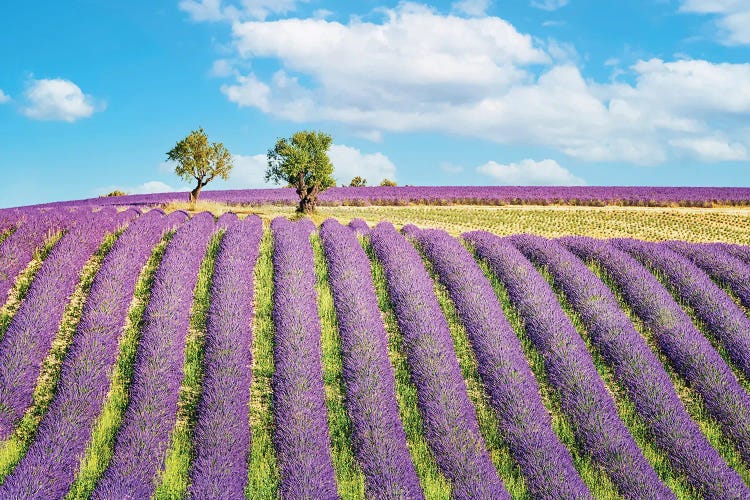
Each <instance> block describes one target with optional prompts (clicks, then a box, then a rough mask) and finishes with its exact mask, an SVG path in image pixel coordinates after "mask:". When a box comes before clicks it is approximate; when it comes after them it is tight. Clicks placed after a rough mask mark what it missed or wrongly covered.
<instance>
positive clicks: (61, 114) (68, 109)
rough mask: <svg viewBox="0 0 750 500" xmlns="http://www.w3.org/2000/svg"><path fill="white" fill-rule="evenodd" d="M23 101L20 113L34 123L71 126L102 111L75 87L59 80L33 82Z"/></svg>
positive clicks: (93, 101) (88, 96) (89, 97)
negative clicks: (37, 121)
mask: <svg viewBox="0 0 750 500" xmlns="http://www.w3.org/2000/svg"><path fill="white" fill-rule="evenodd" d="M24 97H25V98H26V106H25V107H24V108H23V113H24V114H25V115H26V116H28V117H29V118H32V119H34V120H54V121H66V122H74V121H76V120H78V119H80V118H87V117H89V116H91V115H92V114H94V112H96V111H100V110H101V109H103V105H101V104H98V103H96V102H95V100H94V98H93V97H91V96H90V95H86V94H84V93H83V91H81V89H80V87H78V85H76V84H75V83H73V82H71V81H70V80H63V79H61V78H53V79H41V80H32V81H31V83H30V84H29V86H28V88H27V89H26V92H25V93H24Z"/></svg>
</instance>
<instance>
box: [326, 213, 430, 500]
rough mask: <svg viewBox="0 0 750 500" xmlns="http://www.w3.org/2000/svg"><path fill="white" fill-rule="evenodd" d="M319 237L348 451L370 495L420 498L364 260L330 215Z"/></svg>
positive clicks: (350, 236) (349, 234)
mask: <svg viewBox="0 0 750 500" xmlns="http://www.w3.org/2000/svg"><path fill="white" fill-rule="evenodd" d="M320 237H321V240H322V243H323V248H324V252H325V256H326V260H327V262H328V274H329V281H330V284H331V289H332V293H333V299H334V306H335V308H336V316H337V318H338V324H339V331H340V334H341V350H342V365H343V379H344V383H345V385H346V398H345V401H346V406H347V409H348V413H349V418H350V419H351V421H352V439H353V441H354V445H353V448H354V451H355V454H356V457H357V460H358V461H359V463H360V465H361V466H362V469H363V471H364V474H365V477H366V481H367V486H366V487H367V495H368V497H369V496H371V497H374V498H422V496H423V495H422V491H421V489H420V486H419V478H418V477H417V473H416V470H415V468H414V464H413V462H412V460H411V456H410V455H409V449H408V447H407V444H406V433H405V432H404V429H403V427H402V425H401V420H400V419H399V413H398V403H397V401H396V392H395V383H396V381H395V377H394V374H393V367H392V366H391V364H390V362H389V360H388V340H387V336H386V332H385V327H384V326H383V321H382V319H381V318H380V310H379V309H378V304H377V297H376V296H375V286H374V285H373V282H372V275H371V271H370V261H369V259H368V258H367V255H366V254H365V252H364V250H363V249H362V246H361V245H360V244H359V241H357V237H356V236H355V234H354V232H353V231H352V230H351V229H349V228H346V227H344V226H342V225H341V224H339V223H338V222H337V221H336V220H334V219H329V220H327V221H325V222H324V223H323V225H322V226H321V229H320Z"/></svg>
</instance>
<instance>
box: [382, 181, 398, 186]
mask: <svg viewBox="0 0 750 500" xmlns="http://www.w3.org/2000/svg"><path fill="white" fill-rule="evenodd" d="M380 185H381V186H388V187H393V186H395V185H396V181H392V180H390V179H383V180H382V181H380Z"/></svg>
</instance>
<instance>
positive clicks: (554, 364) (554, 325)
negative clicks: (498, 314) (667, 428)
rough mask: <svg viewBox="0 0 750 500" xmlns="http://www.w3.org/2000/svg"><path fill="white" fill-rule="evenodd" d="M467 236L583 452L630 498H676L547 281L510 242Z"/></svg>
mask: <svg viewBox="0 0 750 500" xmlns="http://www.w3.org/2000/svg"><path fill="white" fill-rule="evenodd" d="M464 237H465V238H466V239H467V240H468V241H470V242H471V243H472V244H474V245H475V248H476V251H477V254H478V255H479V256H480V257H481V258H483V259H485V260H486V261H487V262H488V264H489V265H490V267H491V268H492V270H493V272H494V273H495V274H496V275H497V276H498V278H500V280H502V282H503V284H504V285H505V287H506V288H507V290H508V293H509V295H510V298H511V300H512V301H513V303H514V305H515V306H516V308H518V310H519V312H520V314H521V317H522V318H523V320H524V323H525V327H526V332H527V334H528V335H529V338H530V339H531V341H532V342H533V343H534V346H535V347H536V349H537V350H538V351H539V352H540V353H541V355H542V356H543V358H544V367H545V369H546V371H547V373H548V374H549V380H550V383H551V384H552V385H553V386H554V387H555V389H557V391H558V392H559V394H560V400H561V404H562V410H563V412H564V413H565V414H566V415H567V416H568V418H569V419H570V421H571V423H572V424H573V429H574V432H575V435H576V438H577V439H578V441H579V442H580V443H581V445H582V446H583V449H584V450H586V451H587V452H588V453H589V454H590V455H591V457H592V459H593V460H594V461H595V462H596V463H598V464H599V465H601V466H602V467H603V468H604V469H605V471H606V472H607V474H609V476H610V477H611V478H612V480H613V481H614V483H615V484H616V485H617V488H618V489H619V491H620V492H621V493H622V494H623V495H624V496H626V497H628V498H669V497H671V496H672V494H671V492H670V491H669V490H668V489H667V487H666V486H665V485H664V484H663V483H662V482H661V480H660V479H659V477H658V476H657V474H656V472H655V471H654V469H653V468H652V467H651V466H650V465H649V463H648V462H647V461H646V459H645V458H644V456H643V453H642V452H641V450H640V449H638V446H637V445H636V443H635V441H634V440H633V437H632V436H631V435H630V432H628V430H627V428H626V427H625V424H623V422H622V420H620V417H619V416H618V414H617V408H616V407H615V402H614V400H613V399H612V396H611V395H610V394H609V393H608V392H607V389H606V387H605V386H604V382H603V381H602V379H601V377H600V376H599V374H598V373H597V371H596V368H595V367H594V362H593V360H592V359H591V354H589V352H588V350H587V349H586V345H585V344H584V342H583V340H582V339H581V337H580V336H579V335H578V332H577V331H576V329H575V327H574V326H573V324H572V323H571V321H570V319H569V318H568V316H567V315H566V314H565V312H564V311H563V309H562V307H561V306H560V304H559V302H558V301H557V298H556V297H555V293H554V292H553V291H552V289H551V288H550V286H549V284H548V283H547V282H546V280H545V279H544V278H543V277H542V276H541V275H540V274H539V273H538V272H537V270H536V269H535V268H534V266H533V265H532V264H531V262H529V261H528V260H527V259H526V258H525V257H524V256H523V255H522V254H521V253H520V252H519V251H518V250H517V249H516V248H515V247H514V246H513V245H512V244H511V243H510V242H509V241H507V240H503V239H501V238H499V237H498V236H495V235H492V234H490V233H487V232H485V231H474V232H470V233H467V234H465V235H464Z"/></svg>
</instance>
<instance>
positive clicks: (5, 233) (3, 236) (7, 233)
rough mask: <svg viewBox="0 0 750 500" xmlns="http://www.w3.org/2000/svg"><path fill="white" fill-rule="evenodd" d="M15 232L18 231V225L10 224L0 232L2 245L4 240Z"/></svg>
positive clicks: (0, 243)
mask: <svg viewBox="0 0 750 500" xmlns="http://www.w3.org/2000/svg"><path fill="white" fill-rule="evenodd" d="M15 232H16V226H10V227H9V228H7V229H6V230H5V231H3V232H2V233H0V245H2V244H3V241H5V240H6V239H7V238H8V236H10V235H11V234H13V233H15Z"/></svg>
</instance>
